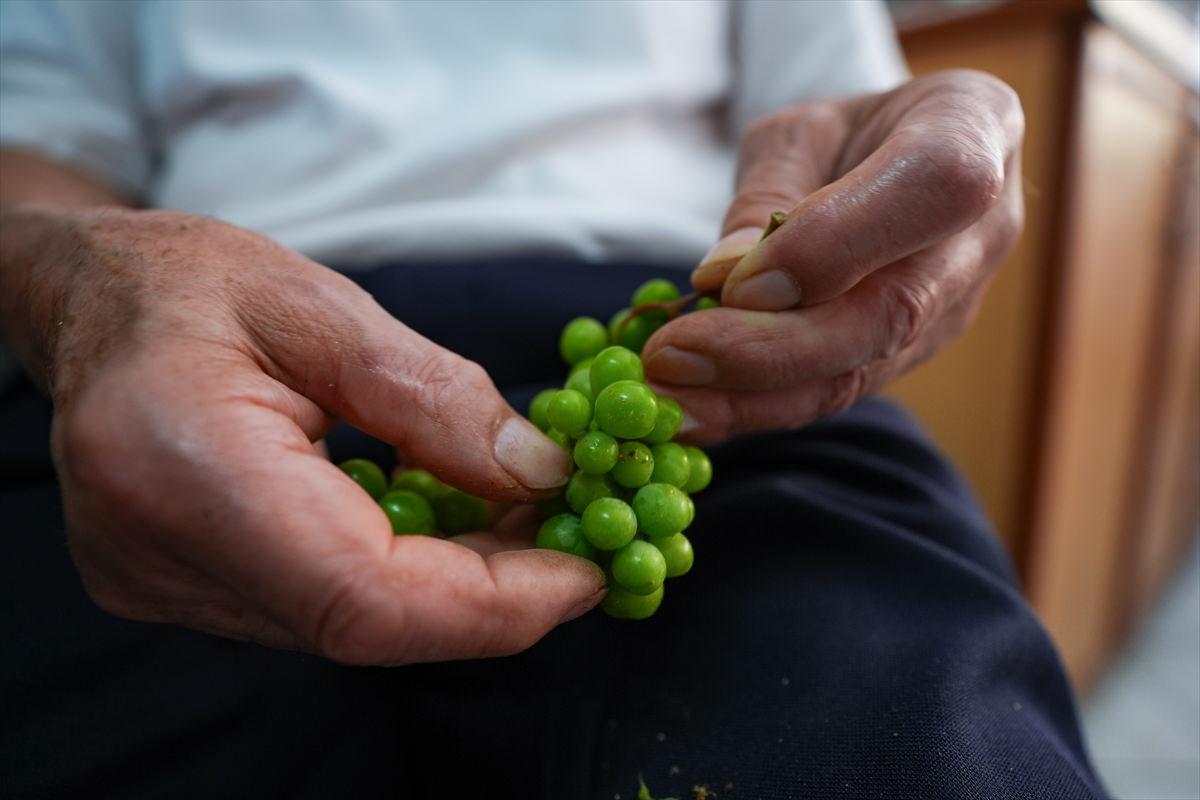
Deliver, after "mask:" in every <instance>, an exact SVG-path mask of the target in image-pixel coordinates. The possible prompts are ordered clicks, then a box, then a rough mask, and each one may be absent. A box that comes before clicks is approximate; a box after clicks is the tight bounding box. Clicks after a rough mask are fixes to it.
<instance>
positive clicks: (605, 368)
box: [591, 345, 646, 397]
mask: <svg viewBox="0 0 1200 800" xmlns="http://www.w3.org/2000/svg"><path fill="white" fill-rule="evenodd" d="M591 378H592V392H593V393H594V394H595V395H596V396H597V397H599V396H600V393H601V392H602V391H604V389H605V387H607V386H608V385H609V384H610V383H616V382H617V381H637V382H638V383H641V382H642V381H643V380H645V378H646V371H645V369H644V368H643V367H642V359H641V358H639V357H638V354H637V353H635V352H633V351H632V350H630V349H629V348H627V347H621V346H619V345H614V346H613V347H606V348H604V349H603V350H601V351H600V352H599V353H598V354H597V355H596V357H595V358H593V359H592V367H591Z"/></svg>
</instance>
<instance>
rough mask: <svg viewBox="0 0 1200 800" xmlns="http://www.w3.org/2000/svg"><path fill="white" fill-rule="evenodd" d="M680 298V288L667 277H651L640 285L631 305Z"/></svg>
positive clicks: (665, 301)
mask: <svg viewBox="0 0 1200 800" xmlns="http://www.w3.org/2000/svg"><path fill="white" fill-rule="evenodd" d="M678 299H679V288H678V287H677V286H676V285H675V284H673V283H671V282H670V281H669V280H667V279H666V278H651V279H650V280H648V281H646V282H645V283H643V284H642V285H641V286H639V287H638V288H637V289H636V290H635V291H634V293H633V298H632V299H631V300H630V301H629V304H630V305H631V306H640V305H645V304H646V303H669V302H671V301H672V300H678Z"/></svg>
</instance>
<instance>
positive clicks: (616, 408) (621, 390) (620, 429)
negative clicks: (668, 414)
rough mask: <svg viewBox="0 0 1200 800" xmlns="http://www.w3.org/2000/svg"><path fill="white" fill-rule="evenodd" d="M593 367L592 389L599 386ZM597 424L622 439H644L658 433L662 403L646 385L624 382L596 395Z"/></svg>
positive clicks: (608, 386) (610, 386)
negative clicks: (655, 425)
mask: <svg viewBox="0 0 1200 800" xmlns="http://www.w3.org/2000/svg"><path fill="white" fill-rule="evenodd" d="M595 369H596V365H595V364H593V365H592V387H593V388H594V387H595V386H596V378H595V374H596V373H595ZM595 413H596V423H597V424H598V425H599V426H600V430H602V431H604V432H605V433H607V434H609V435H610V436H616V437H617V438H619V439H640V438H641V437H643V436H645V435H646V434H647V433H649V432H650V431H651V430H653V429H654V419H655V417H657V416H658V400H657V399H656V398H655V396H654V392H652V391H650V389H649V388H648V387H647V386H646V385H645V384H643V383H638V382H637V381H632V380H621V381H616V382H615V383H611V384H608V385H606V386H605V387H604V389H603V390H602V391H601V392H600V394H598V395H596V409H595Z"/></svg>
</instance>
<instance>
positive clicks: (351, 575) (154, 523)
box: [0, 209, 604, 663]
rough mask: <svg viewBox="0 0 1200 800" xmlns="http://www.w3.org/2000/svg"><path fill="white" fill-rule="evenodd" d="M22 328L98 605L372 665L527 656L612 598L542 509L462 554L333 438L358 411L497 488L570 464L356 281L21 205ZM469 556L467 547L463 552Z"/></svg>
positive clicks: (418, 452) (113, 213)
mask: <svg viewBox="0 0 1200 800" xmlns="http://www.w3.org/2000/svg"><path fill="white" fill-rule="evenodd" d="M0 245H2V252H3V256H4V272H3V273H0V277H2V278H3V281H2V284H3V293H0V294H3V295H6V299H5V300H4V302H3V312H4V313H3V317H4V332H5V334H6V337H7V338H8V339H9V340H10V342H12V343H13V344H14V345H16V346H17V347H18V349H19V350H21V351H23V352H22V354H23V356H24V359H25V361H26V363H27V365H28V366H29V367H30V369H31V372H33V373H34V374H37V375H41V376H42V377H44V378H45V381H46V383H47V385H48V388H49V389H50V393H51V395H52V397H53V399H54V406H55V413H54V427H53V436H52V447H53V453H54V456H55V460H56V463H57V467H58V472H59V477H60V480H61V483H62V490H63V501H64V510H65V514H66V521H67V530H68V535H69V541H70V546H71V552H72V555H73V556H74V558H75V561H76V564H77V565H78V567H79V570H80V573H81V574H82V576H83V579H84V583H85V585H86V587H87V590H88V592H89V593H90V594H91V596H92V597H93V599H95V601H96V602H97V603H98V604H99V605H100V606H102V607H103V608H105V609H107V610H109V611H111V612H113V613H115V614H118V615H121V616H124V617H130V618H133V619H139V620H150V621H156V622H172V623H178V624H181V625H186V626H190V627H193V628H198V629H201V630H207V631H212V632H216V633H219V634H224V635H227V636H232V637H239V638H248V639H254V640H257V641H260V642H263V643H267V644H271V645H276V646H282V647H289V648H302V649H307V650H312V651H315V652H319V653H322V654H324V655H326V656H329V657H331V658H333V659H336V660H339V661H345V662H352V663H403V662H412V661H425V660H442V659H454V658H464V657H473V656H485V655H498V654H507V653H512V652H515V651H518V650H521V649H524V648H525V647H528V646H529V645H531V644H532V643H534V642H535V641H537V640H538V639H539V638H540V637H541V636H542V635H543V634H545V633H546V632H547V631H548V630H549V629H550V628H552V627H554V626H555V625H557V624H558V623H560V622H562V621H564V620H566V619H569V618H571V617H574V616H577V615H579V614H581V613H583V612H584V611H586V610H587V609H588V608H590V607H591V606H592V605H594V604H595V603H596V602H597V601H598V600H599V598H600V597H601V596H602V594H603V588H604V577H603V575H602V574H601V572H600V570H599V569H598V568H596V567H595V565H593V564H591V563H589V562H587V561H585V560H584V559H579V558H574V557H571V556H568V555H564V554H562V553H557V552H552V551H547V550H533V549H524V548H528V547H529V546H530V545H531V544H532V534H531V533H530V532H529V531H530V530H531V528H530V526H531V524H532V519H531V512H532V509H530V508H528V507H525V508H523V509H519V510H518V511H517V512H515V513H516V514H517V515H518V517H520V515H521V514H525V518H523V519H522V518H518V519H511V518H510V519H509V520H508V521H507V522H504V523H502V524H501V525H500V526H499V528H498V530H497V531H494V532H490V533H489V532H484V533H473V534H468V535H466V536H465V537H462V538H461V539H460V541H461V544H460V543H456V542H454V541H443V540H440V539H436V538H432V537H426V536H399V537H397V536H393V535H392V531H391V528H390V526H389V523H388V520H387V518H386V516H385V515H384V513H383V511H382V510H381V509H380V508H379V506H378V505H377V504H376V503H375V502H374V501H373V500H372V499H371V498H370V497H369V496H368V495H367V494H366V492H364V491H363V490H362V489H361V488H359V486H358V485H356V484H355V483H354V482H353V481H352V480H351V479H350V478H348V477H347V476H346V475H345V474H343V473H342V471H341V470H339V469H338V468H337V467H336V466H334V465H333V464H331V463H330V462H329V461H328V460H327V459H326V458H324V457H322V456H321V455H320V454H319V453H318V452H317V450H316V449H315V448H314V442H317V441H318V440H320V439H321V438H322V437H323V436H324V435H325V433H326V431H327V430H328V429H329V427H330V426H331V425H332V424H333V422H334V421H335V419H337V418H340V419H344V420H347V421H348V422H350V423H352V424H354V425H355V426H357V427H359V428H361V429H363V430H365V431H367V432H369V433H371V434H373V435H375V436H377V437H379V438H382V439H384V440H387V441H389V442H391V443H393V444H396V445H399V446H400V447H401V448H402V450H403V451H404V452H405V453H406V454H407V455H408V456H409V457H411V458H412V459H413V460H414V461H415V462H418V463H420V464H422V465H423V466H426V467H428V468H429V469H430V470H431V471H433V472H435V473H436V474H437V475H438V476H439V477H441V478H442V479H444V480H446V481H448V482H450V483H452V484H454V485H456V486H459V487H461V488H463V489H464V490H467V491H470V492H472V493H475V494H478V495H482V496H486V497H489V498H492V499H496V500H515V501H528V500H534V499H537V498H539V497H542V496H545V495H546V494H547V493H548V492H547V491H546V490H548V489H550V488H551V487H556V486H560V485H562V484H563V483H564V482H565V481H566V478H567V475H568V474H569V470H570V463H569V459H568V458H567V456H566V454H565V453H564V452H563V451H562V450H561V448H559V447H558V446H557V445H555V444H554V443H553V442H551V441H550V440H549V439H547V438H545V437H544V436H543V435H542V434H541V433H540V432H538V431H537V430H536V429H535V428H533V427H532V426H531V425H530V424H529V423H528V422H526V421H525V420H524V419H522V418H521V417H520V416H518V415H517V414H516V413H515V412H514V411H513V410H512V409H511V408H509V407H508V406H507V405H506V404H505V403H504V401H503V400H502V399H501V398H500V396H499V395H498V394H497V392H496V389H495V387H494V386H493V385H492V383H491V381H490V380H489V379H488V377H487V375H486V374H485V373H484V371H483V370H482V369H481V368H480V367H479V366H478V365H476V364H473V363H471V362H468V361H466V360H464V359H462V358H460V357H459V356H456V355H454V354H453V353H450V352H447V351H446V350H443V349H442V348H440V347H438V346H436V345H434V344H433V343H432V342H430V341H428V340H426V339H424V338H422V337H421V336H419V335H418V334H416V333H414V332H413V331H411V330H409V329H408V328H406V327H405V326H404V325H402V324H400V323H399V322H398V321H396V320H395V319H393V318H392V317H390V316H389V315H388V314H387V313H386V312H385V311H384V310H383V309H382V308H380V307H379V306H378V305H376V304H375V302H374V301H372V299H371V298H370V296H368V295H367V294H366V293H365V292H363V291H362V290H361V289H359V288H358V287H357V286H355V285H354V284H353V283H352V282H350V281H349V280H347V279H346V278H343V277H342V276H340V275H338V274H336V273H334V272H332V271H331V270H328V269H326V268H325V267H322V266H320V265H318V264H316V263H314V262H312V261H309V260H308V259H306V258H303V257H302V256H300V255H298V254H296V253H294V252H292V251H290V250H287V249H286V248H283V247H281V246H279V245H277V244H275V243H273V242H271V241H269V240H267V239H265V238H263V237H261V236H258V235H256V234H253V233H250V232H248V231H245V230H242V229H239V228H235V227H233V226H230V225H225V224H222V223H219V222H214V221H210V220H206V219H202V218H198V217H192V216H188V215H184V214H176V213H168V212H148V211H127V210H121V209H108V210H101V211H72V212H70V213H61V212H50V211H44V210H22V209H17V210H14V211H8V212H6V213H5V214H4V216H3V221H2V223H0ZM464 544H465V545H467V546H463V545H464Z"/></svg>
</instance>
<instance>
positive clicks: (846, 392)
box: [817, 364, 867, 417]
mask: <svg viewBox="0 0 1200 800" xmlns="http://www.w3.org/2000/svg"><path fill="white" fill-rule="evenodd" d="M866 382H867V365H865V364H864V365H862V366H860V367H856V368H855V369H852V370H850V371H849V372H844V373H842V374H841V375H839V376H837V377H836V378H834V379H833V380H831V381H830V382H829V385H828V386H827V387H826V391H825V393H824V395H823V396H822V398H821V401H820V403H819V404H818V406H817V416H818V417H829V416H832V415H834V414H840V413H841V412H843V411H845V410H846V409H848V408H849V407H850V406H852V405H854V403H855V401H857V400H858V399H859V397H861V396H862V393H863V390H864V388H865V387H866Z"/></svg>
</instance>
